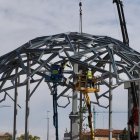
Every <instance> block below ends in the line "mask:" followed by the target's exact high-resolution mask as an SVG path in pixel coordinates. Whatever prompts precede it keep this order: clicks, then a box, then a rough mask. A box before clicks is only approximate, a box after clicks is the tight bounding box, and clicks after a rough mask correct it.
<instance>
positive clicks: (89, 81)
mask: <svg viewBox="0 0 140 140" xmlns="http://www.w3.org/2000/svg"><path fill="white" fill-rule="evenodd" d="M92 80H93V74H92V71H91V69H90V68H89V69H88V71H87V87H88V88H93V87H94V83H93V81H92Z"/></svg>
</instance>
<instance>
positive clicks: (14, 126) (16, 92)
mask: <svg viewBox="0 0 140 140" xmlns="http://www.w3.org/2000/svg"><path fill="white" fill-rule="evenodd" d="M17 72H18V68H16V69H15V75H17ZM17 80H18V79H17V77H16V79H15V97H14V123H13V140H16V133H17V130H16V123H17V97H18V91H17V82H18V81H17Z"/></svg>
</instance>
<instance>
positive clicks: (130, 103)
mask: <svg viewBox="0 0 140 140" xmlns="http://www.w3.org/2000/svg"><path fill="white" fill-rule="evenodd" d="M124 89H127V90H128V120H129V118H130V116H131V109H132V97H131V86H130V82H126V83H124ZM127 122H128V121H127ZM127 139H128V140H130V128H129V127H128V136H127Z"/></svg>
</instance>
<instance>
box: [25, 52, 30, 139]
mask: <svg viewBox="0 0 140 140" xmlns="http://www.w3.org/2000/svg"><path fill="white" fill-rule="evenodd" d="M29 59H30V55H29V54H27V85H26V106H25V108H26V110H25V140H28V139H29V137H28V136H29V127H28V121H29V100H30V98H29V95H30V60H29Z"/></svg>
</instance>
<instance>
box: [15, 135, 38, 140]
mask: <svg viewBox="0 0 140 140" xmlns="http://www.w3.org/2000/svg"><path fill="white" fill-rule="evenodd" d="M17 140H25V135H24V134H22V135H20V137H17ZM29 140H40V137H38V136H32V135H29Z"/></svg>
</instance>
